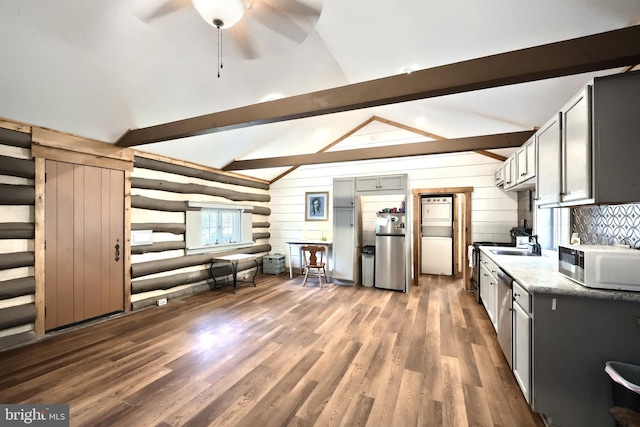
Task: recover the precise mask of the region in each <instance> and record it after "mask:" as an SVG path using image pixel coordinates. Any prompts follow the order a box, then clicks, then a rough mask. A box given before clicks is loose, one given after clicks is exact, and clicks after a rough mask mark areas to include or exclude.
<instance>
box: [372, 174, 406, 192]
mask: <svg viewBox="0 0 640 427" xmlns="http://www.w3.org/2000/svg"><path fill="white" fill-rule="evenodd" d="M378 185H379V189H380V190H404V189H405V186H406V175H382V176H380V177H379V183H378Z"/></svg>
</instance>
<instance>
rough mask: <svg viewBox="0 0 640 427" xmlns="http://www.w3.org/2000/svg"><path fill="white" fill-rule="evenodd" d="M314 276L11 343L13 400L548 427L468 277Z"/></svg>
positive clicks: (150, 422) (143, 410) (159, 411)
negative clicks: (380, 280) (359, 281)
mask: <svg viewBox="0 0 640 427" xmlns="http://www.w3.org/2000/svg"><path fill="white" fill-rule="evenodd" d="M300 282H301V280H300V278H295V279H293V280H289V279H288V277H285V276H282V277H278V276H269V275H259V276H258V280H257V286H256V287H251V286H246V287H245V286H241V287H239V288H238V292H237V294H233V293H232V292H230V291H229V288H220V289H216V290H214V291H211V292H206V293H203V294H199V295H193V296H189V297H185V298H183V299H178V300H173V301H171V303H169V304H167V305H166V306H163V307H150V308H148V309H144V310H141V311H138V312H134V313H130V314H127V315H120V316H116V317H115V318H112V319H110V320H108V321H97V322H93V323H88V324H84V325H80V326H77V327H74V328H72V329H70V330H68V331H65V332H56V333H53V334H49V335H48V336H47V337H46V338H45V339H43V340H41V341H39V342H36V343H33V344H31V345H27V346H24V347H20V348H16V349H12V350H8V351H5V352H2V353H0V402H2V403H69V404H70V411H71V420H72V425H73V426H80V427H84V426H91V427H93V426H96V425H105V426H106V425H108V426H120V425H122V426H127V427H128V426H136V427H138V426H140V427H146V426H162V427H169V426H171V427H179V426H197V427H201V426H234V427H235V426H245V425H248V426H254V425H260V426H274V427H275V426H300V427H303V426H304V427H311V426H345V425H349V426H359V425H366V426H381V427H396V426H405V425H406V426H429V427H432V426H436V427H437V426H447V427H449V426H456V427H457V426H463V427H465V426H467V425H474V426H504V427H507V426H509V427H511V426H518V427H520V426H526V427H543V423H542V421H541V419H540V418H539V417H538V416H537V415H536V414H534V413H532V412H531V410H530V409H529V407H528V405H527V404H526V402H525V401H524V398H523V396H522V393H520V390H519V388H518V386H517V383H516V382H515V379H514V378H513V375H512V373H511V372H510V370H509V367H508V366H507V363H506V360H505V358H504V356H503V354H502V352H501V350H500V347H499V345H498V343H497V339H496V334H495V331H494V330H493V327H492V326H491V324H490V322H489V320H488V318H487V316H486V313H485V312H484V308H483V307H482V305H479V304H478V303H477V302H476V300H475V296H474V295H472V294H469V293H468V292H466V291H465V290H464V287H463V285H462V282H461V281H460V280H455V279H452V278H445V277H437V276H421V277H420V279H419V283H420V285H419V286H414V287H413V288H412V289H411V292H410V293H409V294H406V293H403V292H393V291H387V290H382V289H376V288H368V287H361V286H354V287H347V286H336V285H326V286H324V287H323V288H322V289H320V288H318V287H313V286H307V287H304V288H303V287H301V286H300Z"/></svg>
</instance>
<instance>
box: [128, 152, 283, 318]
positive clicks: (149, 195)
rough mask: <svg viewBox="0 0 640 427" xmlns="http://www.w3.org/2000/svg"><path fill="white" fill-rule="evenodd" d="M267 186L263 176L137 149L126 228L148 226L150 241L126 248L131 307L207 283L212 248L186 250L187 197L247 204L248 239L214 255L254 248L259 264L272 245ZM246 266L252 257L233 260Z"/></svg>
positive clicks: (224, 273) (225, 270) (220, 273)
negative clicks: (250, 232) (241, 245)
mask: <svg viewBox="0 0 640 427" xmlns="http://www.w3.org/2000/svg"><path fill="white" fill-rule="evenodd" d="M268 190H269V185H268V184H267V183H265V182H262V181H254V180H251V179H246V178H243V177H239V176H234V175H230V174H225V173H219V172H216V171H214V170H209V169H205V168H197V167H195V166H191V165H188V164H177V163H176V162H172V161H171V160H170V159H165V158H162V157H160V156H155V155H151V154H148V153H143V152H137V153H136V156H135V164H134V169H133V173H132V175H131V208H132V212H131V230H132V231H135V230H152V231H153V241H154V242H153V243H152V244H149V245H143V246H132V248H131V278H132V284H131V293H132V296H131V302H132V309H134V310H136V309H139V308H144V307H147V306H150V305H153V304H156V302H157V300H158V299H160V298H167V299H172V298H176V297H180V296H183V295H187V294H191V293H197V292H203V291H205V290H209V289H210V286H211V281H210V279H209V270H208V268H209V265H210V264H211V258H212V254H211V253H208V254H192V255H187V254H186V247H185V246H186V245H185V230H186V224H185V217H186V211H187V206H188V203H189V202H190V201H197V202H203V201H212V202H217V203H221V202H222V203H230V204H232V203H237V204H241V205H247V204H251V205H252V206H253V207H252V209H251V210H250V212H251V214H252V220H253V222H252V225H253V245H252V246H251V247H247V248H242V249H237V250H233V251H225V252H222V253H219V252H218V253H216V255H228V254H231V253H247V254H256V255H258V263H259V264H261V259H262V255H264V254H267V253H268V252H269V251H270V250H271V245H269V241H268V239H269V237H270V234H269V231H268V229H269V222H268V217H269V214H270V213H271V210H270V209H269V207H268V203H269V200H270V197H269V194H268ZM250 269H255V264H254V263H253V262H247V263H240V264H239V265H238V271H239V272H242V271H244V270H250ZM230 274H231V271H230V268H229V266H220V267H216V268H215V269H214V275H215V276H216V278H223V277H228V276H229V275H230Z"/></svg>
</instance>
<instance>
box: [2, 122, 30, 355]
mask: <svg viewBox="0 0 640 427" xmlns="http://www.w3.org/2000/svg"><path fill="white" fill-rule="evenodd" d="M29 131H30V129H29V128H24V129H21V128H20V127H19V126H16V127H15V128H14V129H9V128H4V127H2V123H0V249H1V250H0V349H1V348H5V347H11V346H13V345H17V344H21V343H23V342H27V341H31V340H33V339H35V328H34V322H35V319H36V306H35V302H34V301H35V279H34V263H35V256H34V252H33V247H34V240H33V239H34V236H35V225H34V211H33V209H34V205H35V184H34V177H35V164H34V161H33V158H32V157H31V135H30V133H29ZM25 249H26V250H25Z"/></svg>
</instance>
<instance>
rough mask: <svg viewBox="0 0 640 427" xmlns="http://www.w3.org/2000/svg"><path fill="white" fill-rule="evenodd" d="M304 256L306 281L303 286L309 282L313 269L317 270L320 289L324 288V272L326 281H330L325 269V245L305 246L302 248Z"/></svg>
mask: <svg viewBox="0 0 640 427" xmlns="http://www.w3.org/2000/svg"><path fill="white" fill-rule="evenodd" d="M300 249H301V250H302V255H303V258H304V265H303V266H302V268H303V272H304V281H303V282H302V286H305V285H306V284H307V279H308V278H309V273H310V271H311V270H316V272H317V273H318V281H319V282H320V289H322V274H324V280H325V282H327V283H329V279H327V271H326V270H325V262H324V252H325V247H324V246H303V247H302V248H300ZM320 273H322V274H320Z"/></svg>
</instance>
